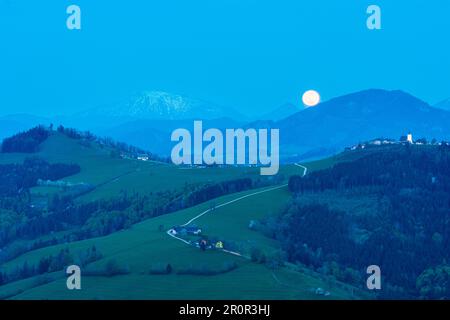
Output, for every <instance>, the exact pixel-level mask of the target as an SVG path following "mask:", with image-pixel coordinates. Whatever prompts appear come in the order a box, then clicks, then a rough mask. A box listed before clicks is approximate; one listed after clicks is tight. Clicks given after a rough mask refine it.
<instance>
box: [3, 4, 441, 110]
mask: <svg viewBox="0 0 450 320" xmlns="http://www.w3.org/2000/svg"><path fill="white" fill-rule="evenodd" d="M70 4H77V5H79V6H80V7H81V10H82V30H81V31H69V30H68V29H67V28H66V18H67V15H66V7H67V6H68V5H70ZM369 4H377V5H379V6H380V7H381V9H382V27H383V30H379V31H369V30H368V29H367V28H366V18H367V15H366V12H365V11H366V8H367V6H368V5H369ZM449 34H450V1H448V0H395V1H392V0H371V1H365V0H346V1H336V0H314V1H312V0H311V1H300V0H290V1H287V0H277V1H275V0H272V1H264V0H151V1H144V0H140V1H139V0H127V1H118V0H117V1H106V0H95V1H92V0H71V1H65V0H58V1H55V0H51V1H31V0H28V1H24V0H0V114H10V113H19V112H20V113H22V112H24V113H32V114H38V115H52V114H71V113H74V112H76V111H79V110H83V109H86V108H89V107H94V106H97V105H103V104H108V103H112V102H114V101H118V100H120V99H122V98H123V97H126V96H128V95H129V94H130V93H132V92H134V91H140V90H165V91H169V92H174V93H179V94H186V95H188V96H190V97H193V98H200V99H204V100H208V101H212V102H215V103H218V104H222V105H225V106H233V107H235V108H237V109H238V110H240V111H241V112H243V113H247V114H256V113H258V112H261V113H265V112H266V111H268V110H272V109H274V108H276V107H277V106H279V105H281V104H283V103H285V102H291V103H295V104H297V105H299V108H300V107H301V102H300V97H301V94H302V93H303V91H305V90H307V89H311V88H312V89H316V90H318V91H319V92H320V93H321V94H322V96H323V98H324V99H329V98H332V97H335V96H339V95H342V94H345V93H349V92H353V91H358V90H362V89H368V88H384V89H402V90H405V91H408V92H410V93H412V94H414V95H416V96H418V97H419V98H422V99H424V100H426V101H427V102H430V103H432V104H434V103H436V102H439V101H440V100H443V99H444V98H448V97H450V58H449V57H450V40H449Z"/></svg>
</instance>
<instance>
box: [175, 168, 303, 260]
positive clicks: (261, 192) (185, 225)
mask: <svg viewBox="0 0 450 320" xmlns="http://www.w3.org/2000/svg"><path fill="white" fill-rule="evenodd" d="M294 165H295V166H297V167H299V168H302V169H303V177H304V176H306V173H307V172H308V168H307V167H305V166H303V165H301V164H299V163H295V164H294ZM287 185H288V184H287V183H286V184H283V185H280V186H277V187H273V188H269V189H266V190H260V191H256V192H253V193H250V194H247V195H245V196H241V197H239V198H236V199H233V200H230V201H227V202H225V203H222V204H219V205H217V206H216V207H215V208H214V209H212V208H210V209H208V210H205V211H203V212H202V213H200V214H198V215H197V216H195V217H193V218H192V219H190V220H189V221H187V222H186V223H184V224H182V225H181V226H182V227H187V226H188V225H190V224H191V223H193V222H194V221H196V220H197V219H199V218H201V217H203V216H204V215H205V214H208V213H209V212H211V211H212V210H215V209H217V208H222V207H225V206H228V205H230V204H232V203H235V202H238V201H241V200H243V199H246V198H249V197H253V196H256V195H259V194H263V193H266V192H271V191H274V190H278V189H281V188H284V187H287ZM167 234H168V235H169V236H170V237H172V238H174V239H176V240H178V241H181V242H184V243H185V244H187V245H190V246H191V245H192V244H191V243H190V242H189V241H187V240H184V239H182V238H180V237H177V236H176V233H175V230H174V229H169V230H168V231H167ZM222 251H223V252H227V253H230V254H233V255H236V256H239V257H245V256H243V255H242V254H240V253H238V252H233V251H229V250H225V249H222ZM245 258H248V257H245Z"/></svg>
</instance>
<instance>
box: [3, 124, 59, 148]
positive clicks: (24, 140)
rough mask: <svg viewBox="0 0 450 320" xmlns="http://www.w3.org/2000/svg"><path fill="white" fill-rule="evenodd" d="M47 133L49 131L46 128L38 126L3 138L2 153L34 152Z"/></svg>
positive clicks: (48, 133)
mask: <svg viewBox="0 0 450 320" xmlns="http://www.w3.org/2000/svg"><path fill="white" fill-rule="evenodd" d="M49 135H50V132H49V130H48V129H47V128H45V127H43V126H38V127H35V128H32V129H30V130H28V131H25V132H21V133H18V134H16V135H14V136H12V137H9V138H6V139H4V140H3V143H2V148H1V150H2V152H4V153H12V152H19V153H34V152H36V151H38V149H39V145H40V144H41V143H42V142H44V141H45V140H46V139H47V138H48V136H49Z"/></svg>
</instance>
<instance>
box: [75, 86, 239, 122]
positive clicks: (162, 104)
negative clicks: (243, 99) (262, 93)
mask: <svg viewBox="0 0 450 320" xmlns="http://www.w3.org/2000/svg"><path fill="white" fill-rule="evenodd" d="M83 116H102V117H121V118H133V119H164V120H183V119H202V120H203V119H204V120H207V119H217V118H232V119H233V118H234V119H242V115H241V114H239V113H238V112H237V111H235V110H234V109H233V108H224V107H222V106H218V105H216V104H213V103H209V102H206V101H203V100H198V99H192V98H189V97H186V96H182V95H179V94H172V93H168V92H164V91H143V92H140V93H137V94H134V95H133V96H131V97H130V98H129V99H127V100H126V101H125V102H123V103H118V104H115V105H110V106H106V107H101V108H95V109H91V110H88V111H86V112H84V113H83Z"/></svg>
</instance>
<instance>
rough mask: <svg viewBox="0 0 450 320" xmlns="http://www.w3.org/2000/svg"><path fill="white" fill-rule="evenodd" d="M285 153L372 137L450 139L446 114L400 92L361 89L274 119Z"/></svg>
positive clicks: (449, 120)
mask: <svg viewBox="0 0 450 320" xmlns="http://www.w3.org/2000/svg"><path fill="white" fill-rule="evenodd" d="M273 126H274V127H277V128H279V129H280V136H281V144H282V146H283V147H282V149H281V150H284V153H285V156H293V155H297V156H298V157H300V158H301V157H302V155H303V154H314V152H315V150H317V151H320V152H318V155H323V154H324V153H333V152H337V151H340V150H342V148H344V147H345V146H350V145H352V144H355V143H358V142H361V141H366V140H370V139H374V138H378V137H386V138H394V139H398V138H399V137H400V136H401V135H405V134H407V133H408V132H411V133H412V134H413V136H414V137H415V138H418V137H426V138H428V139H431V138H436V139H447V140H448V139H450V112H448V111H444V110H441V109H437V108H433V107H431V106H430V105H429V104H427V103H426V102H424V101H421V100H419V99H417V98H415V97H414V96H412V95H410V94H408V93H405V92H403V91H398V90H397V91H386V90H376V89H373V90H365V91H361V92H357V93H353V94H349V95H345V96H341V97H338V98H335V99H331V100H329V101H327V102H324V103H322V104H320V105H318V106H317V107H314V108H308V109H305V110H304V111H301V112H298V113H296V114H294V115H292V116H290V117H287V118H286V119H283V120H281V121H278V122H275V123H274V124H273Z"/></svg>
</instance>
